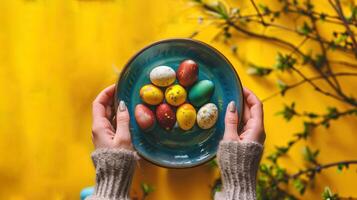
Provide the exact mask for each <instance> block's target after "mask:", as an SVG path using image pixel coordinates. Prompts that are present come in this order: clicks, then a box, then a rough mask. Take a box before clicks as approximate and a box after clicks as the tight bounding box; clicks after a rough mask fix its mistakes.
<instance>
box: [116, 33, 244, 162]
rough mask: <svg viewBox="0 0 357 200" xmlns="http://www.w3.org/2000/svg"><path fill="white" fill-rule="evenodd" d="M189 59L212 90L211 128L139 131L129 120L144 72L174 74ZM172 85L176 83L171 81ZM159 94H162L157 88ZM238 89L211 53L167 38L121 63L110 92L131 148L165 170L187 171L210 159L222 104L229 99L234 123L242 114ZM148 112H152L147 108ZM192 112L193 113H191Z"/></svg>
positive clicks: (226, 65)
mask: <svg viewBox="0 0 357 200" xmlns="http://www.w3.org/2000/svg"><path fill="white" fill-rule="evenodd" d="M185 59H192V60H194V61H196V62H197V63H198V66H199V80H204V79H209V80H211V81H213V82H214V84H215V89H214V93H213V95H212V97H211V100H210V102H212V103H214V104H216V105H217V107H218V110H219V116H218V120H217V123H216V124H215V126H214V127H212V128H210V129H208V130H203V129H200V128H199V127H198V126H197V124H196V125H195V126H194V127H193V128H192V129H191V130H189V131H183V130H181V129H180V128H174V129H173V130H171V131H167V130H164V129H163V128H161V127H160V126H158V125H156V127H155V128H154V129H153V130H151V131H149V132H143V131H142V130H140V128H139V127H138V124H137V123H136V120H135V117H134V110H135V106H136V105H137V104H139V103H143V102H142V100H141V99H140V95H139V91H140V88H141V87H142V86H143V85H145V84H148V83H150V78H149V73H150V71H151V70H152V69H153V68H154V67H157V66H159V65H166V66H170V67H172V68H173V69H174V70H177V68H178V66H179V64H180V62H181V61H183V60H185ZM176 82H177V81H176ZM163 92H164V89H163ZM242 95H243V93H242V85H241V82H240V80H239V77H238V75H237V73H236V71H235V70H234V67H233V66H232V64H231V63H230V62H229V61H228V60H227V59H226V58H225V57H224V56H223V55H222V54H221V53H220V52H218V51H217V50H216V49H215V48H213V47H211V46H209V45H208V44H205V43H203V42H200V41H197V40H192V39H168V40H163V41H159V42H155V43H153V44H151V45H149V46H147V47H145V48H144V49H142V50H140V51H139V52H138V53H137V54H136V55H134V57H133V58H131V59H130V61H129V62H128V63H127V64H126V66H125V67H124V69H123V71H122V72H121V74H120V77H119V80H118V84H117V87H116V95H115V97H116V101H115V102H116V105H117V104H118V102H119V100H124V101H125V103H126V105H127V107H128V110H129V113H130V130H131V135H132V142H133V145H134V148H135V149H136V150H137V152H138V153H139V155H140V156H141V157H143V158H145V159H146V160H148V161H150V162H152V163H154V164H156V165H159V166H162V167H167V168H187V167H194V166H197V165H200V164H203V163H205V162H207V161H209V160H210V159H212V158H213V157H215V155H216V152H217V148H218V144H219V141H220V140H221V139H222V137H223V132H224V116H225V112H226V106H227V104H228V103H229V102H230V101H232V100H235V101H236V105H237V110H238V114H239V118H240V119H241V118H242V114H243V97H242ZM151 108H152V110H153V111H154V109H155V108H154V107H151ZM197 111H198V108H197Z"/></svg>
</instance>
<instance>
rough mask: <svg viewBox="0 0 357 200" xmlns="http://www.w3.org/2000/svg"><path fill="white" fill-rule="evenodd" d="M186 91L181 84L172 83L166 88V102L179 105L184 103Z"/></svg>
mask: <svg viewBox="0 0 357 200" xmlns="http://www.w3.org/2000/svg"><path fill="white" fill-rule="evenodd" d="M186 97H187V92H186V90H185V88H183V87H182V86H181V85H173V86H170V87H168V88H167V89H166V91H165V99H166V102H167V103H168V104H170V105H173V106H179V105H181V104H183V103H185V101H186Z"/></svg>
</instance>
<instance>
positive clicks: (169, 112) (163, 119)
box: [156, 103, 176, 130]
mask: <svg viewBox="0 0 357 200" xmlns="http://www.w3.org/2000/svg"><path fill="white" fill-rule="evenodd" d="M156 119H157V122H158V123H159V125H160V126H161V127H162V128H164V129H165V130H171V129H172V128H173V127H174V126H175V123H176V115H175V112H174V111H173V109H172V108H171V107H170V105H168V104H166V103H163V104H160V105H159V106H157V108H156Z"/></svg>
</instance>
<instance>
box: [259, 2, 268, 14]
mask: <svg viewBox="0 0 357 200" xmlns="http://www.w3.org/2000/svg"><path fill="white" fill-rule="evenodd" d="M258 7H259V8H260V10H262V11H263V14H269V13H271V10H270V8H269V7H268V6H266V5H264V4H262V3H260V4H258Z"/></svg>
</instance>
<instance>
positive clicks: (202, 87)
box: [188, 80, 214, 107]
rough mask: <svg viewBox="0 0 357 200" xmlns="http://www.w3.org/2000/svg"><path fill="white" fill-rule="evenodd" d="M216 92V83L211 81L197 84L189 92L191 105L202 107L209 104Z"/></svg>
mask: <svg viewBox="0 0 357 200" xmlns="http://www.w3.org/2000/svg"><path fill="white" fill-rule="evenodd" d="M213 91H214V83H213V82H212V81H210V80H202V81H199V82H198V83H196V84H195V85H194V86H193V87H192V88H191V90H190V91H189V96H188V99H189V100H190V102H191V104H193V105H194V106H196V107H200V106H202V105H203V104H205V103H207V102H208V101H209V100H210V98H211V96H212V94H213Z"/></svg>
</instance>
